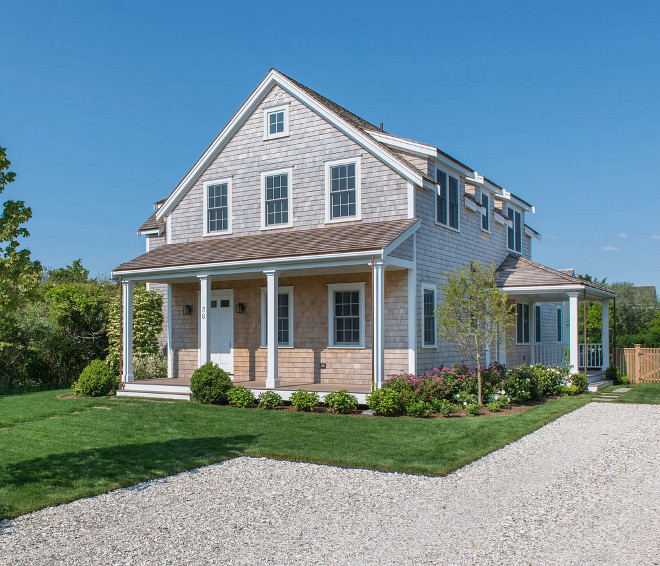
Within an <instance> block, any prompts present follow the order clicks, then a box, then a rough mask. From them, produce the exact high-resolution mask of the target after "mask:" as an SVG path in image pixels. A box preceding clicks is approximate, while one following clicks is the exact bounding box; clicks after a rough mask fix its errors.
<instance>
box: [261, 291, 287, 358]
mask: <svg viewBox="0 0 660 566" xmlns="http://www.w3.org/2000/svg"><path fill="white" fill-rule="evenodd" d="M277 293H278V294H277V345H278V346H279V347H280V348H282V347H284V348H292V347H293V287H280V288H279V289H278V291H277ZM267 346H268V290H267V289H266V288H262V289H261V347H262V348H265V347H267Z"/></svg>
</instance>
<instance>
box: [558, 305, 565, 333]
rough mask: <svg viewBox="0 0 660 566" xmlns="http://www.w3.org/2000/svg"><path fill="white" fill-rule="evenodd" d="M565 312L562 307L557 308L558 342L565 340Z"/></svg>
mask: <svg viewBox="0 0 660 566" xmlns="http://www.w3.org/2000/svg"><path fill="white" fill-rule="evenodd" d="M563 330H564V312H563V310H562V309H561V307H558V308H557V342H561V341H562V340H563V339H564V334H563Z"/></svg>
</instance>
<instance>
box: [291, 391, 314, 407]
mask: <svg viewBox="0 0 660 566" xmlns="http://www.w3.org/2000/svg"><path fill="white" fill-rule="evenodd" d="M290 401H291V404H292V405H293V406H294V407H295V408H296V409H298V410H299V411H306V412H308V413H309V412H310V411H313V410H314V407H316V406H317V405H318V404H319V394H318V393H316V392H314V391H304V390H303V389H298V391H296V392H295V393H294V394H293V395H291V399H290Z"/></svg>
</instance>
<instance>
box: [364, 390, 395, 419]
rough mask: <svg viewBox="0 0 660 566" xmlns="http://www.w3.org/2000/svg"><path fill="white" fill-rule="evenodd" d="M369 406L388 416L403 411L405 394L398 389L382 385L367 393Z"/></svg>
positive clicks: (376, 411)
mask: <svg viewBox="0 0 660 566" xmlns="http://www.w3.org/2000/svg"><path fill="white" fill-rule="evenodd" d="M367 406H368V407H369V408H370V409H371V410H372V411H374V412H375V413H376V414H378V415H383V416H386V417H389V416H393V415H400V414H401V413H403V395H402V394H401V393H400V392H399V391H397V390H396V389H390V388H387V387H382V388H381V389H376V391H374V392H373V393H372V394H371V395H367Z"/></svg>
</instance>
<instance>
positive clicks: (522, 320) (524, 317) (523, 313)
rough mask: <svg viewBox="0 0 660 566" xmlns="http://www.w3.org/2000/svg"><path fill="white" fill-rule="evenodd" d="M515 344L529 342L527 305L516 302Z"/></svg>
mask: <svg viewBox="0 0 660 566" xmlns="http://www.w3.org/2000/svg"><path fill="white" fill-rule="evenodd" d="M516 344H529V305H528V304H527V303H516Z"/></svg>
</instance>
